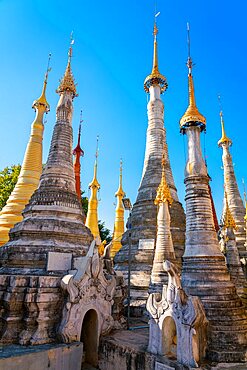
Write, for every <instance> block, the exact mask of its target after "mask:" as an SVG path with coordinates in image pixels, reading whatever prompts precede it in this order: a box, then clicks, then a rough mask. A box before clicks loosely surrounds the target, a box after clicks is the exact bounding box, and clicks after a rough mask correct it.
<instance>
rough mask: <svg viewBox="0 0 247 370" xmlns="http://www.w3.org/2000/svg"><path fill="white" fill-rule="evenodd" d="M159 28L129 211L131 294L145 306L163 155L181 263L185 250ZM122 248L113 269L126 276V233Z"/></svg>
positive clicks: (173, 231) (156, 30) (153, 244)
mask: <svg viewBox="0 0 247 370" xmlns="http://www.w3.org/2000/svg"><path fill="white" fill-rule="evenodd" d="M157 33H158V28H157V25H156V21H155V24H154V32H153V34H154V51H153V68H152V72H151V74H150V75H149V76H147V78H146V79H145V81H144V89H145V91H146V92H147V93H148V94H149V96H150V100H149V103H148V106H147V110H148V128H147V136H146V152H145V159H144V166H143V172H142V178H141V183H140V187H139V189H138V195H137V199H136V202H135V203H134V205H133V209H132V212H131V220H129V221H130V222H129V223H130V224H131V238H130V239H131V240H130V241H131V258H132V259H131V297H132V303H131V305H133V306H135V305H136V306H140V305H142V306H143V307H145V303H146V299H147V296H148V288H149V283H150V276H151V270H152V265H153V258H154V246H155V239H156V231H157V230H156V225H157V207H156V205H155V204H154V200H155V197H156V191H157V188H158V186H159V184H160V181H161V174H162V168H161V166H160V163H161V160H162V156H163V153H164V158H165V165H164V168H165V177H166V180H167V183H168V186H169V189H170V192H171V196H172V199H173V204H172V207H171V209H170V215H171V234H172V240H173V245H174V250H175V254H176V256H177V258H178V259H179V261H180V262H181V256H182V254H183V250H184V232H185V215H184V211H183V208H182V205H181V203H180V202H179V199H178V195H177V189H176V187H175V184H174V179H173V175H172V170H171V166H170V160H169V155H168V147H167V142H166V129H165V127H164V104H163V102H162V100H161V94H163V93H164V92H165V90H166V89H167V86H168V84H167V80H166V78H165V77H164V76H163V75H162V74H161V73H160V72H159V67H158V42H157ZM122 245H123V247H122V248H121V249H120V251H119V252H118V253H117V254H116V256H115V259H114V261H115V263H116V269H118V270H120V271H122V272H123V273H124V276H125V277H126V278H127V271H128V248H129V247H128V232H125V233H124V235H123V238H122Z"/></svg>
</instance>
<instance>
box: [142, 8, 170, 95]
mask: <svg viewBox="0 0 247 370" xmlns="http://www.w3.org/2000/svg"><path fill="white" fill-rule="evenodd" d="M159 14H160V12H158V13H157V14H155V18H154V29H153V35H154V50H153V68H152V72H151V74H150V75H148V76H147V77H146V79H145V81H144V90H145V91H146V92H147V93H149V89H150V87H151V86H159V87H160V92H161V94H162V93H163V92H164V91H165V90H166V89H167V87H168V83H167V80H166V77H165V76H163V75H162V74H161V73H160V72H159V66H158V42H157V34H158V27H157V25H156V17H158V15H159Z"/></svg>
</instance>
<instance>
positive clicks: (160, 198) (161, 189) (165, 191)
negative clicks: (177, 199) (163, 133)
mask: <svg viewBox="0 0 247 370" xmlns="http://www.w3.org/2000/svg"><path fill="white" fill-rule="evenodd" d="M161 163H162V175H161V181H160V184H159V186H158V189H157V195H156V198H155V200H154V204H156V205H159V204H160V203H165V202H168V203H169V204H170V205H171V204H172V202H173V199H172V196H171V192H170V189H169V186H168V184H167V182H166V176H165V156H164V154H163V157H162V162H161Z"/></svg>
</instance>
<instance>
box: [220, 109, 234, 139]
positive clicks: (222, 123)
mask: <svg viewBox="0 0 247 370" xmlns="http://www.w3.org/2000/svg"><path fill="white" fill-rule="evenodd" d="M220 123H221V130H222V136H221V139H220V140H219V141H218V145H219V146H221V145H222V144H224V143H225V144H228V145H229V146H230V145H232V141H231V139H229V138H228V137H227V136H226V132H225V123H224V118H223V112H222V110H221V111H220Z"/></svg>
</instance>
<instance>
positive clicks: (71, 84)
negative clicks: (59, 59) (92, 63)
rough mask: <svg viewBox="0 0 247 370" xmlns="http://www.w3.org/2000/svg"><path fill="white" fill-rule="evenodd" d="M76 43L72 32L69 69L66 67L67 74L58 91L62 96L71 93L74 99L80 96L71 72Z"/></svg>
mask: <svg viewBox="0 0 247 370" xmlns="http://www.w3.org/2000/svg"><path fill="white" fill-rule="evenodd" d="M74 42H75V40H74V38H73V32H71V35H70V47H69V51H68V63H67V67H66V70H65V73H64V75H63V77H62V79H61V80H60V84H59V87H58V89H57V90H56V92H57V93H58V94H61V93H63V92H65V91H70V92H71V93H72V99H74V97H76V96H78V94H77V92H76V84H75V80H74V77H73V74H72V71H71V58H72V52H73V48H72V46H73V45H74Z"/></svg>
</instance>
